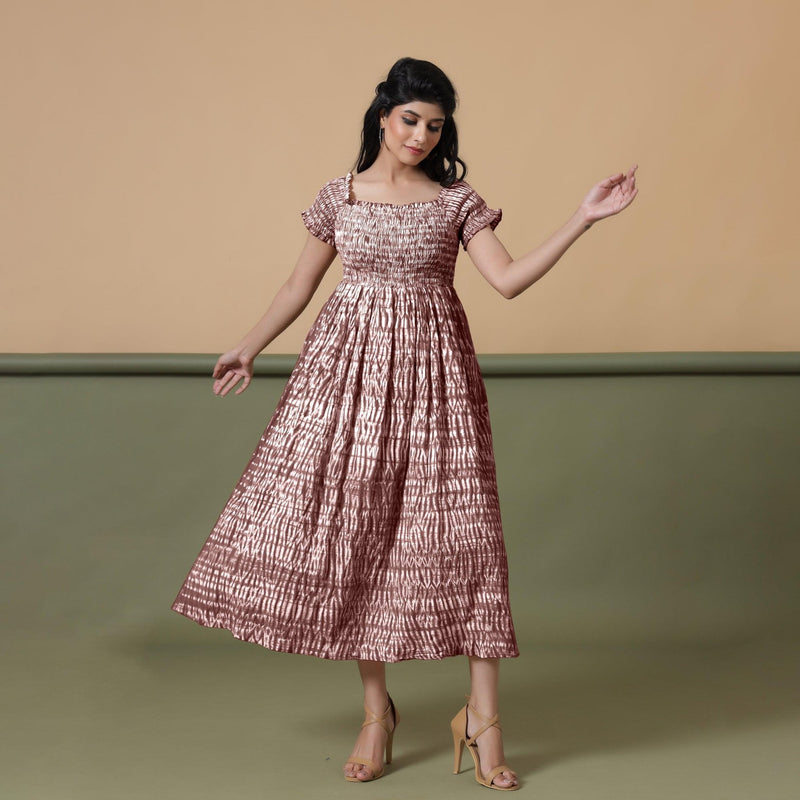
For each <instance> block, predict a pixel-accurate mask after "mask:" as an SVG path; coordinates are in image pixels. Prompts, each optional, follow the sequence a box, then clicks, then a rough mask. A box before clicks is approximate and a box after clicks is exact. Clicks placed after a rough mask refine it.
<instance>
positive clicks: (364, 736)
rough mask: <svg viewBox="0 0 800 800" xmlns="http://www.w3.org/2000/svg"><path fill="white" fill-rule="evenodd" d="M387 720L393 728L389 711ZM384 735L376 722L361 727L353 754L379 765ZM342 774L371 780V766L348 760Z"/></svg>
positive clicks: (357, 778)
mask: <svg viewBox="0 0 800 800" xmlns="http://www.w3.org/2000/svg"><path fill="white" fill-rule="evenodd" d="M388 707H389V698H388V696H387V698H386V702H385V703H384V705H383V709H384V710H385V709H387V708H388ZM387 721H388V724H389V730H394V715H393V714H391V713H390V714H389V718H388V720H387ZM386 737H387V733H386V731H385V730H384V729H383V727H382V726H381V725H379V724H378V723H375V724H374V725H367V726H366V727H363V728H361V732H360V733H359V734H358V738H357V739H356V743H355V745H354V746H353V755H356V754H357V755H359V756H364V758H368V759H369V760H370V761H372V763H373V764H377V765H379V767H380V765H381V764H383V756H384V753H385V752H386ZM351 757H352V756H351ZM344 774H345V777H348V778H356V780H359V781H371V780H372V779H373V777H374V772H373V770H372V767H371V766H369V765H368V764H365V763H363V762H361V761H348V762H347V763H346V764H345V765H344ZM498 777H499V776H498Z"/></svg>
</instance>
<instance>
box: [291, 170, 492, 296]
mask: <svg viewBox="0 0 800 800" xmlns="http://www.w3.org/2000/svg"><path fill="white" fill-rule="evenodd" d="M351 180H352V175H351V174H349V173H348V174H347V175H345V176H343V177H341V178H335V179H334V180H332V181H329V182H328V183H327V184H325V186H323V187H322V189H320V191H319V194H318V195H317V198H316V199H315V201H314V204H313V205H312V206H311V207H310V208H309V209H307V210H306V211H304V212H303V221H304V222H305V224H306V227H307V228H308V229H309V230H310V231H311V233H312V234H314V235H315V236H316V237H317V238H319V239H322V240H323V241H325V242H327V243H328V244H330V245H332V246H333V247H335V248H336V250H337V252H338V255H339V258H340V259H341V262H342V265H343V280H344V281H346V282H357V283H373V282H377V283H389V284H401V285H410V286H413V285H418V284H426V283H437V284H445V285H452V283H453V276H454V271H455V264H456V257H457V255H458V248H459V244H461V245H463V246H464V247H465V248H466V246H467V244H468V243H469V240H470V239H471V238H472V236H473V235H474V234H475V233H477V231H478V230H480V229H481V228H483V227H486V226H487V225H490V226H491V227H492V228H494V227H495V226H496V225H497V223H498V222H499V221H500V218H501V216H502V212H501V211H499V210H493V209H490V208H488V207H487V205H486V203H485V202H484V201H483V199H482V198H481V197H480V196H479V195H478V194H477V193H476V192H475V190H474V189H473V188H472V187H471V186H470V185H469V184H467V183H466V182H464V181H457V182H456V183H455V184H453V185H452V186H450V187H443V188H442V189H441V191H440V193H439V195H438V197H437V198H436V199H434V200H429V201H424V202H416V203H404V204H402V205H395V204H391V203H376V202H371V201H364V200H356V199H355V198H354V197H353V195H352V191H351V188H350V182H351Z"/></svg>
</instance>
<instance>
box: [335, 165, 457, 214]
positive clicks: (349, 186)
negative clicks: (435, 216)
mask: <svg viewBox="0 0 800 800" xmlns="http://www.w3.org/2000/svg"><path fill="white" fill-rule="evenodd" d="M344 186H345V199H346V201H347V204H348V205H351V206H387V207H388V208H408V207H409V206H430V205H433V204H435V203H439V202H440V201H441V199H442V197H443V195H444V193H445V190H446V189H447V187H446V186H442V187H441V188H440V190H439V194H437V195H436V197H434V198H433V200H414V201H413V202H411V203H384V202H381V201H380V200H359V199H358V198H357V197H354V196H353V173H352V171H350V172H348V173H347V175H345V176H344Z"/></svg>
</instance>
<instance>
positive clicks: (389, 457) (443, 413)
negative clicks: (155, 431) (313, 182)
mask: <svg viewBox="0 0 800 800" xmlns="http://www.w3.org/2000/svg"><path fill="white" fill-rule="evenodd" d="M351 179H352V175H350V174H348V175H346V176H343V177H340V178H336V179H334V180H332V181H329V182H328V183H327V184H325V186H323V187H322V189H321V190H320V192H319V193H318V195H317V198H316V199H315V201H314V203H313V205H312V206H311V207H310V208H309V209H307V210H306V211H304V212H303V221H304V223H305V225H306V227H307V228H308V229H309V230H310V231H311V233H312V234H313V235H314V236H316V237H318V238H320V239H322V240H323V241H326V242H328V243H329V244H331V245H333V246H334V247H335V248H336V249H337V252H338V254H339V257H340V259H341V262H342V265H343V276H342V279H341V281H340V283H339V284H338V285H337V286H336V288H335V289H334V291H333V294H332V295H331V297H330V298H329V299H328V300H327V302H326V303H325V305H324V306H323V308H322V310H321V311H320V314H319V316H318V317H317V319H316V321H315V323H314V325H313V326H312V328H311V330H310V331H309V333H308V336H307V337H306V340H305V343H304V345H303V348H302V351H301V353H300V356H299V358H298V361H297V364H296V365H295V368H294V370H293V372H292V374H291V377H290V378H289V380H288V382H287V384H286V387H285V390H284V392H283V394H282V396H281V398H280V401H279V403H278V406H277V408H276V410H275V413H274V415H273V417H272V419H271V420H270V422H269V424H268V425H267V428H266V430H265V431H264V433H263V435H262V437H261V439H260V441H259V443H258V445H257V447H256V449H255V451H254V453H253V455H252V458H251V459H250V461H249V463H248V465H247V467H246V469H245V471H244V473H243V475H242V476H241V478H240V479H239V481H238V483H237V485H236V487H235V488H234V490H233V493H232V494H231V496H230V498H229V499H228V502H227V503H226V505H225V507H224V509H223V510H222V513H221V514H220V517H219V519H218V520H217V523H216V525H215V526H214V528H213V531H212V533H211V535H210V536H209V538H208V539H207V541H206V542H205V544H204V545H203V548H202V550H201V551H200V554H199V555H198V557H197V559H196V561H195V562H194V565H193V566H192V568H191V570H190V572H189V574H188V575H187V577H186V580H185V581H184V583H183V586H182V587H181V589H180V592H179V593H178V596H177V597H176V599H175V601H174V603H173V604H172V609H173V610H175V611H177V612H178V613H180V614H183V615H185V616H187V617H189V618H190V619H193V620H195V621H196V622H198V623H200V624H201V625H205V626H209V627H221V628H226V629H227V630H229V631H230V632H231V633H232V634H233V635H234V636H235V637H237V638H239V639H243V640H245V641H249V642H255V643H257V644H260V645H262V646H264V647H267V648H269V649H271V650H276V651H281V652H289V653H303V654H306V655H313V656H317V657H320V658H328V659H370V660H375V661H389V662H395V661H402V660H407V659H441V658H445V657H448V656H455V655H475V656H482V657H484V658H488V657H516V656H518V655H519V651H518V648H517V641H516V637H515V633H514V626H513V623H512V618H511V611H510V606H509V599H508V565H507V556H506V550H505V545H504V541H503V532H502V525H501V518H500V507H499V503H498V495H497V481H496V472H495V461H494V454H493V448H492V436H491V429H490V424H489V410H488V405H487V399H486V390H485V387H484V384H483V380H482V377H481V374H480V371H479V368H478V363H477V359H476V357H475V351H474V348H473V344H472V338H471V335H470V331H469V326H468V324H467V319H466V316H465V314H464V310H463V307H462V305H461V303H460V301H459V299H458V297H457V295H456V292H455V289H454V288H453V274H454V269H455V262H456V256H457V254H458V248H459V244H461V245H462V246H464V247H466V245H467V243H468V242H469V240H470V239H471V237H472V236H473V235H474V234H475V233H477V231H479V230H481V229H482V228H484V227H486V226H491V227H492V228H494V227H495V226H496V225H497V224H498V222H499V221H500V218H501V215H502V212H501V211H499V210H493V209H490V208H488V207H487V205H486V203H485V202H484V201H483V199H482V198H481V197H480V196H479V195H478V194H477V193H476V192H475V191H474V189H472V187H471V186H469V184H467V183H465V182H463V181H459V182H457V183H455V184H454V185H453V186H451V187H446V188H443V189H442V191H441V193H440V194H439V196H438V197H437V198H436V199H435V200H432V201H429V202H420V203H409V204H405V205H392V204H387V203H373V202H365V201H359V200H356V199H354V198H353V197H352V193H351V189H350V182H351Z"/></svg>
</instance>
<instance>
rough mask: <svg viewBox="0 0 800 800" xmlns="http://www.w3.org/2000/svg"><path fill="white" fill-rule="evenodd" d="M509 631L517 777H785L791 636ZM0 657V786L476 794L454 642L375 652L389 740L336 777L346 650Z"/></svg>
mask: <svg viewBox="0 0 800 800" xmlns="http://www.w3.org/2000/svg"><path fill="white" fill-rule="evenodd" d="M185 623H186V625H187V626H194V623H190V622H189V621H188V620H186V621H185ZM177 624H178V625H181V624H182V623H181V621H180V620H178V622H177ZM193 639H196V641H194V642H191V640H193ZM522 650H523V653H522V656H521V657H520V658H519V659H514V660H510V661H505V662H503V668H502V669H503V689H502V696H503V698H505V699H506V700H507V702H506V703H505V706H504V712H503V718H504V729H505V736H506V742H507V753H506V755H507V757H508V761H509V762H510V763H511V764H512V765H513V766H514V767H515V768H516V769H517V770H518V771H519V773H520V776H521V778H522V781H523V786H522V788H521V790H520V795H519V796H522V793H524V794H525V795H528V796H534V797H536V798H539V800H549V799H550V798H553V799H555V798H558V799H559V800H571V799H572V798H595V800H606V798H608V800H612V798H613V800H620V798H631V799H633V798H647V800H661V799H662V798H663V799H664V800H667V798H669V799H670V800H678V799H680V800H685V799H686V798H698V800H700V799H702V800H717V798H719V800H795V799H796V797H797V796H798V788H800V762H798V759H797V743H798V741H800V697H799V696H798V691H797V681H798V675H800V670H799V669H798V667H800V663H799V662H800V645H798V644H797V643H794V644H792V643H789V642H783V643H781V642H779V641H773V642H771V643H768V642H760V643H758V642H751V643H749V644H739V645H727V646H716V647H709V648H699V647H693V648H691V647H676V646H673V647H671V648H658V647H649V648H645V647H638V648H623V647H610V648H609V647H605V648H604V647H600V646H595V647H586V648H581V647H547V648H545V647H534V646H524V645H523V648H522ZM3 661H4V664H3V673H4V678H3V687H2V688H3V695H4V707H5V709H6V711H5V712H4V715H3V727H2V731H3V732H2V737H1V741H0V745H1V750H2V756H0V759H2V770H1V771H0V797H3V798H9V799H12V798H13V800H50V799H51V798H52V799H53V800H56V799H57V800H66V799H67V798H69V800H73V798H74V799H75V800H78V799H79V798H80V799H81V800H94V799H95V798H97V799H98V800H99V799H100V798H103V800H106V799H110V798H114V799H115V800H117V799H118V800H127V798H165V800H166V799H169V800H181V799H182V798H193V800H201V799H204V798H209V800H211V799H212V798H231V799H232V798H287V799H288V798H328V797H337V798H338V797H355V796H359V797H362V796H370V797H373V798H382V799H385V800H390V799H392V798H395V799H396V800H401V799H404V798H408V799H409V800H411V798H451V797H452V798H456V797H458V798H464V797H487V796H488V795H487V794H486V792H488V791H489V790H488V789H484V788H482V787H480V786H478V785H477V784H476V783H475V781H474V779H473V776H472V773H471V771H470V770H469V767H470V764H471V761H470V760H469V757H468V756H467V755H466V754H465V761H464V762H463V764H462V769H463V772H462V773H461V774H460V775H458V776H455V775H453V774H452V746H451V740H450V736H449V728H448V721H449V719H450V717H451V716H452V715H453V714H454V713H455V711H456V710H457V709H458V707H459V704H460V703H462V702H463V700H462V698H463V695H464V692H465V691H466V690H467V688H468V685H467V682H466V661H465V659H463V658H454V659H445V660H443V661H439V662H404V663H400V664H395V665H390V666H389V668H388V676H389V680H390V690H391V691H392V693H393V697H394V699H395V701H396V703H397V707H398V710H399V713H400V724H399V726H398V729H397V734H396V738H395V758H394V763H393V764H392V765H391V766H390V767H387V773H386V775H385V776H384V777H383V778H382V779H381V780H379V781H376V782H374V783H370V784H369V785H353V784H350V783H347V782H345V781H344V780H343V779H342V778H341V777H340V768H341V763H342V761H343V760H344V758H345V757H346V756H347V755H348V754H349V752H350V747H351V746H352V743H353V740H354V738H355V734H356V732H357V730H358V726H359V723H360V720H361V716H360V709H359V702H360V698H359V694H358V689H359V686H358V678H357V674H356V669H355V665H354V664H352V663H349V662H330V661H322V660H319V659H315V658H311V657H307V656H291V655H285V654H276V653H271V652H269V651H267V650H264V649H263V648H260V647H258V646H257V645H253V644H247V643H244V642H239V641H236V640H234V639H233V638H232V637H231V636H230V635H229V634H228V633H227V632H225V631H207V630H202V629H200V628H197V630H196V631H194V632H193V633H192V634H191V635H190V636H189V637H187V638H186V639H184V641H183V642H182V643H181V644H179V645H176V644H171V643H170V642H169V641H167V640H164V641H162V642H157V641H153V639H152V637H150V636H148V635H146V634H145V635H144V636H142V635H141V634H140V633H137V632H133V631H128V632H126V633H122V632H120V633H119V635H118V636H116V637H114V638H106V639H99V638H95V639H89V638H85V639H76V638H70V639H58V638H48V639H38V640H37V639H28V640H26V639H24V638H21V637H20V638H18V639H16V640H15V641H11V642H9V641H6V650H5V654H4V658H3ZM512 699H513V702H512Z"/></svg>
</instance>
